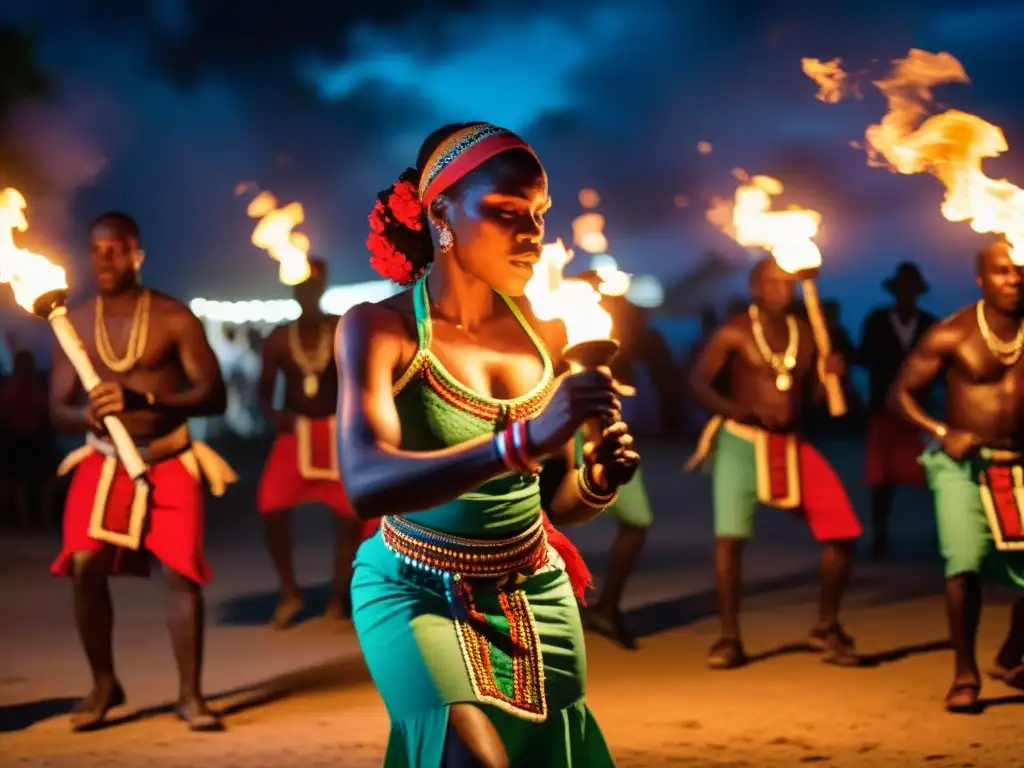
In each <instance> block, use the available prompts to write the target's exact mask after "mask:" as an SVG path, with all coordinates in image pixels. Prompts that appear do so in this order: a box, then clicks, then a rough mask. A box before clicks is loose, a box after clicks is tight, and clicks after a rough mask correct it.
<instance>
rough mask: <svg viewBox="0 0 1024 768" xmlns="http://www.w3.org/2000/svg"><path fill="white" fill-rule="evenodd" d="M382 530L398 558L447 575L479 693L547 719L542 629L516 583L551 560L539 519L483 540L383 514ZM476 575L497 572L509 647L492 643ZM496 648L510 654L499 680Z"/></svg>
mask: <svg viewBox="0 0 1024 768" xmlns="http://www.w3.org/2000/svg"><path fill="white" fill-rule="evenodd" d="M381 535H382V538H383V540H384V544H385V546H386V547H387V548H388V549H389V550H391V552H393V553H394V554H395V556H396V557H398V558H400V559H401V560H403V561H404V562H405V563H406V564H407V565H410V566H413V567H415V568H418V569H419V570H422V571H426V572H428V573H431V574H434V575H437V576H439V577H441V578H442V580H443V581H444V585H445V592H446V594H447V596H448V602H449V606H450V608H451V614H452V621H453V622H454V626H455V634H456V636H457V637H458V639H459V648H460V649H461V651H462V657H463V661H464V662H465V665H466V672H467V674H468V675H469V680H470V684H471V685H472V687H473V694H474V696H475V697H476V698H477V700H478V701H481V702H483V703H487V704H492V705H494V706H496V707H498V708H499V709H502V710H503V711H505V712H507V713H509V714H511V715H514V716H515V717H519V718H522V719H524V720H528V721H531V722H543V721H545V720H546V719H547V697H546V693H545V690H544V660H543V657H542V654H541V644H540V635H539V633H538V631H537V625H536V619H535V617H534V615H533V611H532V610H531V609H530V604H529V600H528V599H527V597H526V594H525V593H524V592H523V591H522V590H521V589H516V586H517V585H518V584H519V583H521V581H522V580H523V574H524V573H534V572H536V571H537V570H538V569H540V568H542V567H543V566H544V565H545V564H547V562H548V543H547V534H546V532H545V529H544V522H543V519H541V518H538V519H537V521H536V522H535V523H534V524H533V525H531V526H530V527H529V528H528V529H527V530H526V531H524V532H523V533H521V534H519V535H518V536H514V537H511V538H508V539H497V540H486V539H467V538H463V537H460V536H454V535H452V534H446V533H440V532H438V531H434V530H432V529H429V528H425V527H423V526H421V525H417V524H416V523H413V522H411V521H409V520H406V519H405V518H402V517H392V516H387V517H384V518H382V520H381ZM474 578H487V579H496V587H497V589H498V590H499V594H498V601H499V605H500V606H501V611H502V615H503V616H504V618H505V620H506V621H507V622H508V636H509V640H510V641H511V642H510V648H509V649H508V651H507V653H506V651H505V649H501V650H498V649H496V648H492V646H491V643H490V641H489V640H488V639H487V638H488V635H489V634H490V633H491V632H492V631H495V629H496V628H495V627H493V626H492V625H491V624H490V622H489V620H488V618H487V616H486V615H485V614H484V613H482V612H481V611H480V610H479V609H478V608H477V606H476V600H475V599H474V595H473V586H472V580H473V579H474ZM485 630H488V631H485ZM496 653H503V654H505V655H507V656H508V659H509V661H510V663H511V676H510V679H507V680H506V679H504V676H503V673H502V672H501V671H500V670H499V668H498V664H496V656H495V654H496ZM502 683H505V685H504V686H503V685H502ZM503 687H504V688H505V689H506V690H503Z"/></svg>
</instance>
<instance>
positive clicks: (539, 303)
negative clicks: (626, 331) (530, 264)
mask: <svg viewBox="0 0 1024 768" xmlns="http://www.w3.org/2000/svg"><path fill="white" fill-rule="evenodd" d="M571 260H572V251H568V250H566V248H565V246H564V245H563V244H562V241H561V240H557V241H556V242H554V243H548V244H547V245H545V246H544V248H543V250H542V251H541V255H540V261H538V262H537V264H536V266H535V267H534V268H533V277H532V278H531V279H530V282H529V283H527V284H526V298H527V299H528V300H529V302H530V306H531V308H532V309H533V313H534V314H535V315H536V316H537V317H538V318H539V319H540V320H561V321H562V322H563V323H565V333H566V337H567V338H568V341H569V344H578V343H579V342H581V341H593V340H595V339H607V338H609V337H610V336H611V333H612V318H611V315H609V314H608V313H607V312H606V311H605V310H604V308H602V307H601V294H600V293H598V292H597V291H595V290H594V289H593V288H592V287H591V286H590V284H589V283H586V282H584V281H582V280H571V279H570V280H567V279H565V278H564V277H563V275H562V272H563V271H564V270H565V265H566V264H568V263H569V261H571Z"/></svg>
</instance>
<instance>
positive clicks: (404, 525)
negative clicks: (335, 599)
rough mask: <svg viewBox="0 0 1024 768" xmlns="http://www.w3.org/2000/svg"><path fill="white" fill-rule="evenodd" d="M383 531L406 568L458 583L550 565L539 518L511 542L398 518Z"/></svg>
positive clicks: (385, 523)
mask: <svg viewBox="0 0 1024 768" xmlns="http://www.w3.org/2000/svg"><path fill="white" fill-rule="evenodd" d="M380 530H381V535H382V537H383V539H384V544H385V546H386V547H387V548H388V549H390V550H391V551H392V552H394V553H395V555H396V556H397V557H399V558H400V559H402V560H403V561H405V563H406V564H407V565H411V566H413V567H415V568H419V569H420V570H424V571H428V572H430V573H434V574H437V575H439V576H446V577H449V578H455V579H457V580H461V579H463V578H467V579H472V578H478V579H486V578H501V577H503V576H508V575H511V574H515V573H521V572H526V573H532V572H534V571H536V570H538V569H539V568H541V567H543V566H544V564H545V563H546V562H547V550H548V547H547V543H548V542H547V534H546V533H545V531H544V523H543V521H542V520H541V518H539V517H538V518H537V521H536V522H535V523H534V524H533V525H531V526H530V527H529V528H527V529H526V530H525V531H523V532H522V533H520V534H518V535H516V536H513V537H512V538H508V539H467V538H463V537H461V536H453V535H452V534H449V533H441V532H439V531H435V530H432V529H430V528H425V527H423V526H422V525H417V524H416V523H413V522H411V521H409V520H407V519H405V518H403V517H395V516H388V517H384V518H382V519H381V525H380Z"/></svg>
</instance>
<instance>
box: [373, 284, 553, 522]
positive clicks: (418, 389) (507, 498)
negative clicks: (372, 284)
mask: <svg viewBox="0 0 1024 768" xmlns="http://www.w3.org/2000/svg"><path fill="white" fill-rule="evenodd" d="M412 290H413V309H414V312H415V317H416V335H417V349H416V355H415V357H414V358H413V360H412V363H410V365H409V367H408V369H406V371H405V373H404V374H403V375H402V376H401V377H400V378H399V380H398V381H397V382H396V383H395V386H394V390H393V391H394V397H395V405H396V407H397V409H398V415H399V420H400V421H401V425H402V446H401V447H402V449H403V450H407V451H431V450H438V449H441V448H446V447H449V446H453V445H459V444H461V443H464V442H466V441H467V440H472V439H474V438H476V437H479V436H480V435H483V434H494V433H495V432H497V431H498V430H500V429H502V428H504V426H505V424H507V423H508V422H509V421H511V420H514V419H528V418H530V417H532V416H535V415H536V414H537V413H538V412H539V411H540V410H541V408H543V406H544V404H545V403H546V402H547V400H548V398H549V397H550V395H551V390H552V388H553V386H554V370H553V367H552V364H551V358H550V357H549V355H548V353H547V350H546V349H545V347H544V343H543V342H542V341H541V340H540V338H539V337H538V336H537V334H536V332H535V331H534V330H533V328H531V327H530V324H529V322H527V320H526V318H524V317H523V315H522V313H521V312H520V311H519V308H518V307H517V306H516V304H515V302H513V301H512V300H511V299H509V298H508V297H507V296H504V295H502V294H499V296H501V298H502V299H503V300H504V301H505V303H506V305H507V306H508V308H509V310H510V311H511V312H512V314H513V315H514V316H515V317H516V319H517V320H518V321H519V324H520V325H521V327H522V328H523V330H524V332H525V333H526V334H527V336H529V338H530V341H531V342H533V345H534V347H535V348H536V349H537V353H538V354H539V355H540V358H541V361H542V363H543V366H544V373H543V375H542V376H541V379H540V381H539V382H538V383H537V385H536V386H535V387H534V388H533V389H531V390H530V391H529V392H527V393H526V394H524V395H522V396H520V397H516V398H512V399H508V400H502V399H497V398H491V397H484V396H483V395H480V394H477V393H476V392H473V391H472V390H471V389H469V387H467V386H466V385H464V384H462V383H461V382H460V381H459V380H458V379H456V378H455V377H454V376H452V375H451V374H450V373H449V372H448V371H447V370H446V369H445V367H444V365H442V364H441V361H440V360H438V358H437V356H436V355H434V353H433V352H432V351H431V349H430V344H431V323H430V303H429V298H428V296H427V284H426V277H422V278H420V279H419V280H418V281H417V282H416V284H415V285H414V286H413V289H412ZM539 513H540V486H539V482H538V480H537V478H535V477H522V476H520V475H513V474H508V475H501V476H499V477H496V478H494V479H493V480H490V481H488V482H486V483H484V484H483V485H482V486H480V487H479V488H478V489H477V490H475V491H473V492H470V493H467V494H463V495H462V496H460V497H459V498H457V499H453V500H452V501H451V502H449V503H447V504H444V505H442V506H440V507H435V508H433V509H430V510H426V511H423V512H415V513H412V514H409V515H406V517H407V518H408V519H409V520H412V521H414V522H416V523H417V524H419V525H422V526H426V527H428V528H433V529H435V530H439V531H444V532H447V533H454V534H459V535H463V536H479V537H481V538H495V537H505V536H509V535H514V534H516V533H518V532H520V531H523V530H525V529H526V528H528V527H529V526H530V525H531V524H532V523H533V522H534V521H535V520H536V519H537V515H538V514H539Z"/></svg>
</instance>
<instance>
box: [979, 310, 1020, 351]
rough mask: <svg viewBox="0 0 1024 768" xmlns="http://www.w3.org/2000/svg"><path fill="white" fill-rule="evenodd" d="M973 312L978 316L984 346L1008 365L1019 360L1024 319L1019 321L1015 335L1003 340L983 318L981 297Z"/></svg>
mask: <svg viewBox="0 0 1024 768" xmlns="http://www.w3.org/2000/svg"><path fill="white" fill-rule="evenodd" d="M975 313H976V314H977V316H978V330H980V331H981V338H983V339H984V340H985V346H987V347H988V351H989V352H991V353H992V355H993V357H995V358H996V359H997V360H998V361H999V362H1001V363H1002V364H1003V365H1005V366H1007V367H1009V366H1011V365H1013V364H1014V363H1016V362H1017V361H1018V360H1020V356H1021V353H1022V352H1024V321H1021V324H1020V326H1019V327H1018V328H1017V335H1016V336H1014V337H1013V339H1012V340H1011V341H1003V340H1002V339H1000V338H999V337H998V336H996V335H995V334H994V333H992V329H991V328H989V327H988V321H987V320H986V319H985V300H984V299H982V300H981V301H979V302H978V303H977V304H976V305H975Z"/></svg>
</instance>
